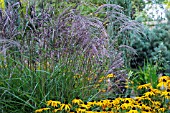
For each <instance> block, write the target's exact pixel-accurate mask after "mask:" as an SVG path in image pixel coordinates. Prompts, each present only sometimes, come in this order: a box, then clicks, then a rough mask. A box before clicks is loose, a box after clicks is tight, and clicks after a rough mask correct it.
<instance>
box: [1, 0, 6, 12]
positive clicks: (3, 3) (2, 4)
mask: <svg viewBox="0 0 170 113" xmlns="http://www.w3.org/2000/svg"><path fill="white" fill-rule="evenodd" d="M0 9H2V10H5V0H0Z"/></svg>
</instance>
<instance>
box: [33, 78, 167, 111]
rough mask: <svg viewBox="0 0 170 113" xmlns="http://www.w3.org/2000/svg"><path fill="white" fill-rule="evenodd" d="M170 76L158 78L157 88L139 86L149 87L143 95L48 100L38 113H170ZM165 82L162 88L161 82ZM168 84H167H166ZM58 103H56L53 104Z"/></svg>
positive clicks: (145, 86)
mask: <svg viewBox="0 0 170 113" xmlns="http://www.w3.org/2000/svg"><path fill="white" fill-rule="evenodd" d="M169 80H170V77H169V76H162V77H160V78H159V80H158V85H157V88H153V87H152V85H151V84H150V83H148V84H143V85H139V86H138V90H142V89H147V91H146V92H145V93H143V94H141V96H139V95H136V97H134V98H130V97H126V98H125V97H122V98H121V97H118V98H115V99H111V98H108V99H102V100H98V101H95V100H93V101H87V102H85V101H83V100H81V99H80V98H78V97H77V98H75V99H73V100H72V102H70V104H68V103H67V104H62V103H61V102H59V101H52V100H50V101H47V104H46V106H47V107H46V108H41V109H37V110H36V111H35V112H36V113H41V112H43V111H47V110H48V111H49V112H50V111H51V112H63V111H65V112H70V113H71V112H80V113H97V112H100V113H115V112H116V113H169V111H170V107H169V105H170V82H169ZM161 82H164V84H161V85H163V86H162V87H165V88H164V89H160V85H159V84H160V83H161ZM165 84H166V85H165ZM53 103H56V104H53ZM63 106H65V107H63Z"/></svg>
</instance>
